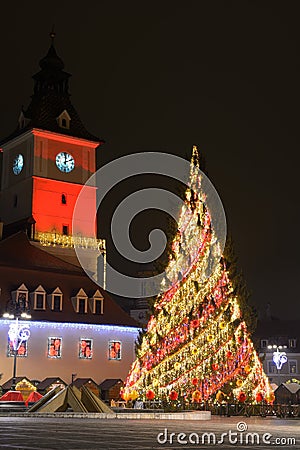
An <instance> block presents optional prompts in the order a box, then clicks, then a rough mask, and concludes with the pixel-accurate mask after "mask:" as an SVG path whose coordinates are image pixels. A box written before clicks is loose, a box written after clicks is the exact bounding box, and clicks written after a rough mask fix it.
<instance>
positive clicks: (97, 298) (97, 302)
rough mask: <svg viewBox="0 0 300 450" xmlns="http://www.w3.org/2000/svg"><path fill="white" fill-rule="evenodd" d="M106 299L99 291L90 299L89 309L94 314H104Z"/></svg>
mask: <svg viewBox="0 0 300 450" xmlns="http://www.w3.org/2000/svg"><path fill="white" fill-rule="evenodd" d="M103 307H104V298H103V296H102V294H101V292H100V291H99V289H97V291H96V292H95V294H94V295H93V297H91V298H89V308H90V310H91V312H92V313H93V314H99V315H100V314H103Z"/></svg>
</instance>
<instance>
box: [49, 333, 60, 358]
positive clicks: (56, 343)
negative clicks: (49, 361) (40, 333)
mask: <svg viewBox="0 0 300 450" xmlns="http://www.w3.org/2000/svg"><path fill="white" fill-rule="evenodd" d="M61 347H62V338H61V337H49V338H48V351H47V356H48V358H61Z"/></svg>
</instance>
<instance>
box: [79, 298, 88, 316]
mask: <svg viewBox="0 0 300 450" xmlns="http://www.w3.org/2000/svg"><path fill="white" fill-rule="evenodd" d="M85 309H86V299H85V298H79V299H78V313H79V314H84V313H85V312H86V311H85Z"/></svg>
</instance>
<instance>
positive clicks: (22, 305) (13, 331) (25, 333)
mask: <svg viewBox="0 0 300 450" xmlns="http://www.w3.org/2000/svg"><path fill="white" fill-rule="evenodd" d="M10 310H12V311H13V313H9V312H5V313H4V314H3V317H4V318H6V319H15V321H14V323H12V324H11V325H10V326H9V330H8V338H9V343H10V345H11V346H12V350H13V358H14V363H13V379H12V386H11V389H12V390H13V391H14V390H15V389H16V372H17V355H18V350H19V348H20V346H21V345H22V343H24V342H27V341H28V339H29V337H30V330H29V325H28V324H22V323H20V322H19V319H31V315H30V314H29V308H28V302H27V300H26V296H25V294H22V293H18V294H17V297H16V300H15V301H12V303H11V305H10Z"/></svg>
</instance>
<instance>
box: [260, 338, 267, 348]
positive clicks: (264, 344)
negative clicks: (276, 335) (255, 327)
mask: <svg viewBox="0 0 300 450" xmlns="http://www.w3.org/2000/svg"><path fill="white" fill-rule="evenodd" d="M260 346H261V348H267V347H268V340H267V339H261V341H260Z"/></svg>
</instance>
